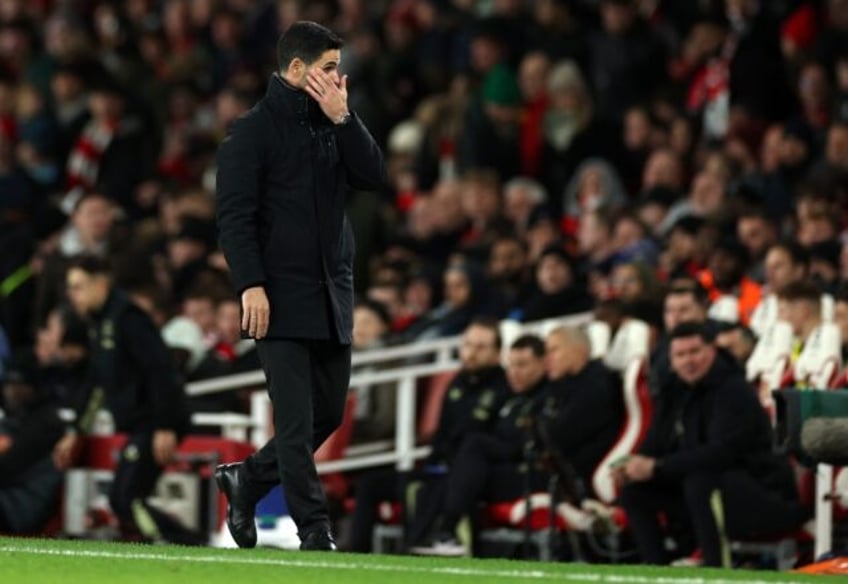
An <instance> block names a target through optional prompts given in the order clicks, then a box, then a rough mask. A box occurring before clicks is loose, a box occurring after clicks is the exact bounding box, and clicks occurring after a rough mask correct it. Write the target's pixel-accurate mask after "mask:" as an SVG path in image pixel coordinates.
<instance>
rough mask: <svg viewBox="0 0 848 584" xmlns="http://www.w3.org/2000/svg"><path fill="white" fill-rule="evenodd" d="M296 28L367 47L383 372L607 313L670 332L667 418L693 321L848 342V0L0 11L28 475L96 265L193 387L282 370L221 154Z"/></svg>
mask: <svg viewBox="0 0 848 584" xmlns="http://www.w3.org/2000/svg"><path fill="white" fill-rule="evenodd" d="M296 20H313V21H316V22H319V23H322V24H324V25H326V26H328V27H330V28H332V29H333V30H334V31H336V32H338V33H339V34H340V35H341V36H343V37H344V39H345V42H346V44H345V46H344V48H343V50H342V63H341V69H342V70H343V71H344V72H345V73H346V74H347V75H349V82H348V87H349V88H350V89H349V101H350V105H351V108H352V109H353V110H355V111H356V112H357V114H358V115H359V116H360V117H361V118H362V120H363V121H364V123H365V125H366V126H367V127H368V128H369V129H370V130H371V132H372V133H373V134H374V136H375V137H376V139H377V140H378V142H379V143H380V144H381V145H382V146H383V148H384V152H385V155H386V159H387V164H388V170H389V179H390V185H388V187H387V189H386V190H385V191H384V192H376V193H374V192H352V193H351V194H350V197H349V203H348V215H349V217H350V221H351V224H352V227H353V230H354V233H355V236H356V245H357V255H356V264H355V269H354V271H355V285H356V291H357V294H358V303H357V307H356V310H355V314H354V322H355V327H354V339H353V344H354V348H355V349H356V350H362V349H369V348H376V347H382V346H386V345H390V344H397V343H407V342H415V341H421V340H427V339H435V338H440V337H446V336H453V335H458V334H461V333H463V332H466V334H467V331H468V330H470V327H469V325H472V323H473V322H478V321H479V319H480V318H481V317H483V318H492V319H496V320H497V319H514V320H517V321H521V322H530V321H536V320H541V319H546V318H551V317H557V316H563V315H568V314H577V313H584V312H588V311H594V312H595V315H596V317H597V318H599V319H603V320H607V321H609V322H611V323H613V328H615V326H616V323H618V322H620V320H621V319H622V318H637V319H639V320H642V321H644V322H647V323H648V324H649V325H650V327H651V330H652V332H653V339H654V347H653V357H652V377H651V384H652V386H651V390H652V393H653V394H654V395H656V396H660V395H661V394H662V386H663V383H664V382H665V381H667V378H668V377H669V375H670V373H669V371H668V370H669V367H670V366H671V365H670V364H669V356H668V347H669V345H670V344H671V343H673V342H674V338H677V337H675V335H671V334H670V333H671V332H672V331H671V330H670V328H672V327H671V324H670V323H673V324H679V323H681V322H682V321H685V320H692V319H693V318H694V316H695V313H698V314H699V319H700V320H704V319H708V321H709V323H710V324H709V327H710V328H711V330H712V333H717V334H718V337H719V339H720V340H721V344H722V345H723V346H725V347H726V348H728V349H729V350H730V352H731V353H733V354H734V356H736V357H737V359H738V360H739V361H743V362H744V361H745V360H746V359H747V358H748V357H749V356H750V355H751V353H752V351H753V349H754V345H755V344H756V341H757V339H758V338H759V336H760V335H762V334H763V332H764V330H765V327H766V326H767V325H768V324H769V323H770V322H772V321H773V320H775V319H776V318H777V317H778V313H779V312H780V315H781V317H782V318H784V319H786V320H788V321H790V322H791V323H792V325H793V328H794V332H795V334H796V335H797V336H798V340H799V342H800V343H801V344H803V342H804V341H805V340H806V338H807V336H808V335H809V334H810V332H811V330H812V329H813V328H815V326H817V325H818V324H820V319H818V317H817V314H812V313H811V310H813V309H815V310H818V311H821V308H822V305H823V304H826V305H827V306H830V307H831V308H830V309H829V310H830V313H829V314H827V315H826V316H825V318H826V319H827V320H830V319H833V320H834V321H835V322H836V323H837V324H838V325H839V328H840V331H841V336H842V339H843V341H844V342H848V0H769V1H766V0H698V1H694V0H491V1H480V0H381V1H368V2H366V1H365V0H337V1H333V0H310V1H298V0H277V1H271V0H162V1H156V0H126V1H123V2H118V1H106V0H99V1H98V0H65V1H62V0H55V1H54V0H28V1H25V0H0V249H2V253H0V379H5V380H6V382H7V385H13V384H18V385H20V384H29V385H31V386H33V391H31V392H30V394H28V395H26V396H24V397H22V394H21V393H20V392H19V393H17V394H15V393H14V392H12V391H7V392H6V393H5V394H4V395H5V404H4V409H5V410H7V421H8V420H14V419H15V416H23V415H24V414H26V415H27V416H37V417H38V416H41V417H44V416H46V418H49V420H48V421H46V422H44V421H42V422H39V424H44V427H50V428H54V427H58V429H57V430H56V431H55V432H52V431H51V432H50V433H48V432H45V433H43V434H39V435H38V436H30V435H28V434H27V433H26V432H23V431H21V433H20V440H21V441H24V442H25V443H26V444H28V445H29V448H30V454H29V455H28V456H27V457H26V458H27V460H26V461H25V462H24V463H20V462H19V461H18V459H15V460H12V461H11V462H10V461H9V460H8V459H7V460H6V462H7V463H9V464H13V463H14V464H16V465H18V466H15V467H10V468H17V469H23V470H28V469H30V467H31V466H32V465H33V464H35V463H36V462H38V461H39V460H40V459H42V458H43V457H44V456H47V455H49V452H50V451H51V449H52V446H53V442H55V441H56V440H58V439H59V437H60V435H61V424H58V425H57V422H56V421H55V419H53V418H52V416H51V415H48V414H46V413H45V410H44V407H45V404H51V405H54V406H69V405H72V404H73V403H74V400H75V395H76V392H77V390H78V388H79V387H80V386H81V385H82V384H83V383H84V379H85V375H86V371H87V367H88V364H87V359H88V356H89V335H88V332H87V329H86V323H85V321H84V320H83V319H81V318H80V317H79V316H78V315H77V314H76V313H75V312H74V310H73V309H72V307H71V305H70V304H69V303H68V301H67V296H66V290H65V288H66V272H67V268H68V266H69V265H71V264H72V262H73V261H75V258H76V256H79V255H81V254H87V255H93V256H97V257H99V258H101V259H104V260H106V261H108V262H109V263H110V264H111V265H112V266H113V271H112V278H113V280H114V283H115V285H116V286H117V287H119V288H121V289H123V290H125V291H127V292H128V293H129V294H130V295H131V298H132V299H133V301H134V302H135V303H136V304H137V305H138V306H140V307H141V308H143V310H144V311H145V312H147V313H148V315H149V316H150V317H151V318H152V320H153V322H154V323H155V324H156V326H157V327H159V328H160V329H161V333H162V338H163V339H164V341H165V343H166V345H167V346H168V347H170V348H171V349H172V350H173V356H174V358H175V360H176V364H177V366H178V367H179V371H180V373H181V375H182V378H183V381H190V380H198V379H205V378H210V377H215V376H219V375H222V374H227V373H234V372H240V371H249V370H254V369H256V368H257V367H258V359H257V357H256V352H255V348H254V346H253V341H250V340H244V339H242V338H241V335H240V332H241V331H240V314H239V303H238V301H237V299H236V298H235V297H234V296H233V292H232V288H231V285H230V282H229V280H228V268H227V265H226V262H225V260H224V258H223V255H222V253H221V252H220V250H219V249H218V247H217V243H216V228H215V172H216V160H215V155H216V149H217V146H218V144H219V142H220V141H221V140H222V139H223V137H224V136H225V135H226V132H227V130H228V128H229V126H230V124H231V123H232V122H233V121H234V120H235V119H236V118H238V117H239V116H240V115H241V114H242V113H244V112H245V111H247V110H248V109H249V108H250V107H252V105H253V104H254V103H255V102H256V101H257V100H258V99H259V98H260V97H261V96H262V95H263V94H264V91H265V87H266V84H267V82H268V79H269V75H270V74H271V73H272V72H273V71H274V70H275V67H276V63H275V56H274V55H275V43H276V41H277V38H278V36H279V33H280V32H281V31H283V30H285V29H286V26H287V25H288V24H290V23H292V22H294V21H296ZM822 295H825V296H824V298H827V299H828V300H826V301H824V302H823V301H822V300H821V299H822V298H823V296H822ZM799 306H800V307H799ZM810 306H812V307H813V309H810V308H809V307H810ZM675 311H678V312H680V313H681V314H683V316H682V317H681V316H680V314H677V315H675V314H672V313H675ZM699 311H703V314H700V312H699ZM781 311H782V312H781ZM475 319H477V320H475ZM471 328H473V327H471ZM684 332H685V330H684ZM563 334H564V341H563V342H565V341H568V342H569V343H576V344H577V345H580V342H581V341H580V339H579V338H578V339H576V340H575V338H573V335H570V334H567V333H563ZM680 334H681V335H683V336H684V337H685V335H684V333H680ZM699 335H700V333H699V332H698V331H694V332H693V330H690V331H689V337H692V338H694V337H698V338H700V336H699ZM690 340H691V339H690ZM693 342H694V341H693ZM523 343H524V344H523V345H519V346H517V347H514V350H517V351H519V352H521V351H522V350H526V351H529V353H528V354H527V355H525V356H527V357H528V359H529V358H530V356H531V354H532V356H535V357H539V355H538V351H540V350H542V349H539V348H538V346H537V345H538V343H536V342H535V341H527V340H525V341H524V342H523ZM845 347H846V345H845V344H843V359H844V358H846V357H848V355H846V354H845ZM721 355H724V352H722V353H721ZM672 360H673V359H672ZM584 365H585V364H581V365H579V366H577V365H573V367H574V370H573V371H571V367H572V365H568V366H566V367H565V370H567V371H569V372H573V373H576V372H578V371H582V370H583V367H584ZM727 367H730V365H729V364H727ZM728 375H729V374H728ZM554 379H556V377H554ZM537 381H538V379H536V380H534V381H532V382H528V381H526V380H524V381H522V382H520V384H522V383H523V386H527V387H530V386H535V385H536V382H537ZM359 397H360V399H359V403H358V405H357V410H356V413H355V415H356V417H357V420H358V421H367V422H368V423H364V424H359V425H357V426H355V429H354V436H355V438H354V439H355V440H368V439H375V438H386V437H389V436H392V435H393V433H394V427H393V424H394V399H395V397H394V390H393V388H392V387H376V388H374V387H372V388H371V389H370V391H369V393H368V394H367V395H366V394H363V395H362V396H359ZM242 398H243V396H240V395H239V394H238V393H225V394H216V395H214V396H213V397H205V398H203V399H199V398H195V399H192V400H190V403H189V408H190V409H191V410H192V411H242V410H245V408H246V403H245V400H244V399H242ZM658 399H659V398H658ZM764 400H765V398H764ZM8 412H11V413H12V414H13V415H11V416H9V415H8ZM21 412H24V413H21ZM752 415H753V414H752ZM33 419H42V418H33ZM0 424H3V421H2V420H0ZM27 425H28V424H26V423H20V422H18V423H16V424H9V423H7V424H6V425H5V426H4V425H0V438H2V436H3V435H4V434H3V433H4V432H5V433H6V435H12V432H13V431H15V428H18V429H26V428H27ZM613 434H614V433H613ZM48 442H49V444H48ZM479 447H480V446H479V445H478V448H479ZM9 450H10V446H9V445H8V443H7V441H4V440H0V466H2V465H3V464H4V456H7V455H8V452H9ZM466 450H467V449H466ZM461 452H465V451H461ZM465 455H468V453H467V452H466V453H465ZM433 462H438V461H433ZM665 466H669V465H667V464H666V465H665ZM678 471H679V469H678ZM629 472H630V473H635V475H638V474H639V471H638V469H635V468H634V469H629ZM669 472H670V471H669ZM679 472H682V471H679ZM635 475H634V476H635ZM631 478H633V477H631ZM5 480H7V478H6V476H4V477H0V493H2V489H3V488H4V487H3V483H4V481H5ZM634 480H635V479H634ZM633 496H634V497H635V495H633ZM454 499H460V497H454ZM451 501H453V499H451ZM630 503H631V504H635V505H637V506H638V503H633V501H632V500H630ZM464 504H466V503H465V502H463V501H460V502H458V503H456V505H455V507H456V509H455V510H454V509H453V508H451V510H450V513H448V514H449V515H450V516H449V517H448V518H447V519H444V521H443V522H442V523H441V524H440V526H437V528H440V529H442V530H444V527H445V525H446V524H450V525H451V527H453V524H455V523H456V520H457V517H456V516H457V515H458V514H459V512H460V510H461V508H462V505H464ZM2 508H3V507H2V504H0V510H2ZM1 518H2V513H0V519H1ZM11 527H14V526H12V525H8V524H7V525H4V524H3V522H2V521H0V528H5V529H10V528H11ZM437 531H438V529H437ZM441 535H444V534H443V533H442V534H441ZM363 545H364V544H363ZM702 547H703V546H702ZM715 553H717V552H715ZM650 557H651V559H657V558H656V557H654V556H650ZM709 559H710V561H714V558H712V557H710V558H709Z"/></svg>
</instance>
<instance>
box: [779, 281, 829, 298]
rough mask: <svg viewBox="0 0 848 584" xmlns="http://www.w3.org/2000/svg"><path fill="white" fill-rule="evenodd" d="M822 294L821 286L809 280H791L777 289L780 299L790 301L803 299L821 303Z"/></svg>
mask: <svg viewBox="0 0 848 584" xmlns="http://www.w3.org/2000/svg"><path fill="white" fill-rule="evenodd" d="M821 295H822V292H821V288H819V287H818V286H817V285H816V284H814V283H813V282H810V281H809V280H799V281H797V282H790V283H789V284H787V285H786V286H784V287H783V288H781V289H780V290H778V291H777V297H778V298H779V299H780V300H788V301H789V302H794V301H796V300H801V301H805V302H809V303H811V304H821Z"/></svg>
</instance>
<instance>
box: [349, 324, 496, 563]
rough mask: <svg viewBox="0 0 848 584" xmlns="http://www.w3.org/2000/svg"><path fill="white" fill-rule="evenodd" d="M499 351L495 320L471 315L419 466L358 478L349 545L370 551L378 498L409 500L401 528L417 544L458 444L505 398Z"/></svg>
mask: <svg viewBox="0 0 848 584" xmlns="http://www.w3.org/2000/svg"><path fill="white" fill-rule="evenodd" d="M500 354H501V337H500V333H499V332H498V321H496V320H494V319H490V318H485V317H478V318H476V319H474V321H472V322H471V324H470V325H468V327H467V328H466V329H465V332H464V333H463V334H462V342H461V343H460V346H459V361H460V363H461V365H462V367H461V369H460V370H459V372H458V373H457V374H456V376H455V377H454V378H453V379H452V380H451V382H450V385H449V386H448V388H447V391H446V392H445V394H444V395H443V396H442V403H441V406H440V407H441V409H440V412H439V425H438V427H437V428H436V432H435V434H434V435H433V438H432V444H431V447H432V449H431V451H430V455H429V456H428V457H427V458H426V460H424V464H423V467H422V468H421V469H420V470H414V471H412V472H410V473H401V474H400V475H399V474H398V473H397V471H395V470H394V469H392V470H386V471H383V470H377V471H374V472H372V473H368V474H366V475H364V476H362V477H360V479H359V480H358V482H357V486H356V505H355V511H354V514H353V521H352V526H351V549H352V551H356V552H369V551H371V539H372V538H371V535H372V531H373V528H374V523H375V522H376V520H377V506H378V504H379V503H380V502H382V501H387V500H389V501H396V500H399V501H402V502H406V501H408V500H411V501H412V502H413V507H414V512H413V513H411V517H410V521H409V525H408V526H407V529H406V533H405V536H406V540H407V542H408V545H409V546H410V547H411V546H414V545H417V544H420V543H421V540H422V538H424V537H425V536H426V535H427V534H428V532H429V530H430V528H431V526H432V523H433V520H434V519H435V515H436V514H437V513H438V512H439V510H440V509H441V507H442V502H443V500H444V496H445V486H446V480H445V479H446V477H447V476H448V473H449V472H450V470H451V468H452V467H453V466H454V461H455V459H456V456H457V452H458V451H459V449H460V447H461V445H462V444H463V443H464V441H465V439H466V437H467V436H469V435H471V434H475V433H485V432H488V431H489V430H491V428H492V426H493V424H494V423H495V422H496V414H497V412H498V409H499V408H500V407H501V404H502V403H503V401H504V399H505V398H506V395H507V391H508V390H507V380H506V376H505V375H504V370H503V368H502V367H501V366H500ZM412 491H414V492H415V495H414V497H413V496H412ZM404 515H407V513H404Z"/></svg>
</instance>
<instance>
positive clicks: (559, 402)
mask: <svg viewBox="0 0 848 584" xmlns="http://www.w3.org/2000/svg"><path fill="white" fill-rule="evenodd" d="M545 350H546V357H545V358H546V364H547V371H548V379H550V382H549V384H548V389H547V397H546V403H545V409H544V418H543V420H542V421H541V423H544V424H545V428H546V430H547V431H546V432H545V434H544V435H545V438H546V441H547V442H548V444H547V445H546V446H547V447H548V448H555V449H556V450H557V454H558V455H559V456H558V458H560V459H561V460H564V461H566V462H567V463H568V464H569V465H570V466H571V467H572V468H573V470H574V473H575V474H576V476H574V477H572V479H573V480H577V481H580V482H581V484H579V485H569V487H570V488H571V490H572V491H575V490H576V491H577V492H584V493H585V492H586V489H585V486H586V485H590V484H591V478H592V475H593V474H594V472H595V470H596V469H597V467H598V464H600V462H601V460H602V459H603V457H604V456H605V455H606V454H607V452H609V450H610V448H612V446H613V444H614V443H615V440H616V438H617V437H618V435H619V433H620V432H621V426H622V423H623V422H624V402H623V399H622V393H621V385H620V382H619V381H618V380H617V379H616V378H615V375H614V374H613V373H612V372H611V371H610V370H609V369H607V368H606V366H605V365H604V364H603V363H601V362H600V361H599V360H591V359H590V355H591V346H590V344H589V338H588V337H587V336H586V333H585V332H584V331H583V329H580V328H573V327H560V328H556V329H554V330H552V331H551V332H550V333H548V337H547V339H546V341H545Z"/></svg>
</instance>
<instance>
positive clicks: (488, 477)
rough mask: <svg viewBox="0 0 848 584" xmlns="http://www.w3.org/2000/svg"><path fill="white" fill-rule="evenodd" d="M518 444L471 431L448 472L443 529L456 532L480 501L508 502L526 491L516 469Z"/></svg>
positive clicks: (521, 476)
mask: <svg viewBox="0 0 848 584" xmlns="http://www.w3.org/2000/svg"><path fill="white" fill-rule="evenodd" d="M518 456H519V452H518V451H517V449H516V447H515V445H513V444H510V443H508V442H505V441H503V440H501V439H499V438H497V437H495V436H491V435H489V434H470V435H469V436H468V437H467V438H466V439H465V440H463V441H462V445H461V446H460V447H459V451H457V453H456V458H455V459H454V461H453V464H451V468H450V473H448V480H447V492H446V494H445V500H444V509H443V512H442V517H443V522H442V525H441V529H443V530H445V531H448V532H451V533H452V532H453V531H454V530H455V529H456V525H457V523H459V520H460V519H462V517H463V516H464V515H470V516H473V515H474V512H475V511H476V509H477V505H478V503H479V502H481V501H484V500H486V501H507V500H509V499H515V498H517V497H520V496H521V495H522V494H523V492H524V486H525V485H524V480H523V475H521V474H519V473H518V472H517V470H516V465H517V463H518Z"/></svg>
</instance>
